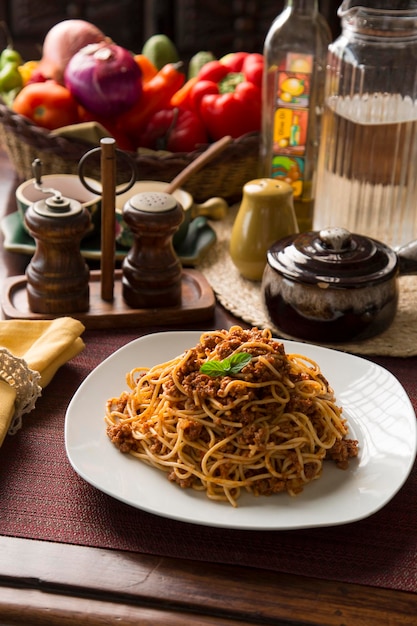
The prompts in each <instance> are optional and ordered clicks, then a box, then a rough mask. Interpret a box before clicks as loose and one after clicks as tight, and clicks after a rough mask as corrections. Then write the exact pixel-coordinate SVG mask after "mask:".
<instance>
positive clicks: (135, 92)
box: [64, 43, 142, 117]
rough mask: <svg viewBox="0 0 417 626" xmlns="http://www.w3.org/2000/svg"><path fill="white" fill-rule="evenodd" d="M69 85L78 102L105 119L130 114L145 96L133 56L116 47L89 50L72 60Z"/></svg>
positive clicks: (98, 46)
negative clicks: (128, 112) (128, 111)
mask: <svg viewBox="0 0 417 626" xmlns="http://www.w3.org/2000/svg"><path fill="white" fill-rule="evenodd" d="M64 76H65V85H66V86H67V87H68V89H69V90H70V91H71V93H72V95H73V96H74V97H75V98H76V99H77V100H78V102H79V103H80V104H81V105H82V106H83V107H85V108H86V109H87V110H88V111H90V112H91V113H94V114H97V115H100V116H102V117H108V116H117V115H119V114H120V113H123V112H124V111H127V109H129V108H130V107H131V106H132V105H133V104H134V103H135V102H136V101H137V100H138V98H139V96H140V95H141V93H142V72H141V69H140V67H139V65H138V64H137V63H136V61H135V59H134V58H133V55H132V54H131V53H130V52H129V51H128V50H126V49H125V48H122V47H121V46H117V45H116V44H113V43H110V44H107V43H98V44H91V45H89V46H85V47H84V48H82V49H81V50H79V51H78V52H77V53H76V54H74V56H73V57H72V58H71V59H70V61H69V63H68V65H67V67H66V70H65V75H64Z"/></svg>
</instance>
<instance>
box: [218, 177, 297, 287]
mask: <svg viewBox="0 0 417 626" xmlns="http://www.w3.org/2000/svg"><path fill="white" fill-rule="evenodd" d="M294 233H298V225H297V219H296V217H295V212H294V203H293V191H292V187H291V185H289V184H288V183H286V182H285V181H284V180H281V179H276V178H258V179H255V180H251V181H249V182H248V183H246V184H245V186H244V187H243V197H242V202H241V204H240V207H239V211H238V213H237V216H236V219H235V222H234V224H233V229H232V235H231V239H230V256H231V258H232V261H233V263H234V264H235V265H236V267H237V268H238V270H239V272H240V273H241V274H242V276H243V277H244V278H248V279H249V280H262V275H263V271H264V268H265V265H266V254H267V252H268V250H269V248H270V247H271V245H272V244H273V243H274V242H275V241H278V240H279V239H281V238H282V237H286V236H287V235H292V234H294Z"/></svg>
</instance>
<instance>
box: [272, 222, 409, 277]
mask: <svg viewBox="0 0 417 626" xmlns="http://www.w3.org/2000/svg"><path fill="white" fill-rule="evenodd" d="M267 261H268V264H269V265H270V267H272V268H273V269H274V270H277V271H278V272H279V273H280V274H281V275H282V276H285V277H286V278H290V279H292V280H295V281H297V282H300V283H308V284H314V285H317V284H323V285H327V286H330V285H331V286H332V287H335V288H345V287H349V288H354V287H364V286H366V285H371V284H374V283H377V282H381V281H384V280H388V279H389V278H390V277H392V276H395V275H396V273H397V269H398V264H399V263H398V257H397V254H396V253H395V252H394V250H392V249H391V248H389V247H388V246H386V245H385V244H383V243H381V242H379V241H376V240H375V239H371V238H370V237H364V236H362V235H357V234H352V233H350V232H349V231H348V230H345V229H344V228H327V229H323V230H321V231H319V232H307V233H301V234H299V235H291V236H290V237H285V238H284V239H280V240H279V241H277V242H275V243H274V244H273V245H272V246H271V248H270V249H269V250H268V254H267Z"/></svg>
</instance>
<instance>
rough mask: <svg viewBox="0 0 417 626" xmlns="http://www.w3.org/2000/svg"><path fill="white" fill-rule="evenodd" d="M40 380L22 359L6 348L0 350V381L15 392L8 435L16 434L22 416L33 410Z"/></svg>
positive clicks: (38, 394)
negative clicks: (13, 409)
mask: <svg viewBox="0 0 417 626" xmlns="http://www.w3.org/2000/svg"><path fill="white" fill-rule="evenodd" d="M40 378H41V375H40V374H39V372H36V371H34V370H31V369H30V367H28V364H27V363H26V361H25V360H24V359H22V358H20V357H17V356H14V355H13V354H12V353H11V352H9V350H7V349H6V348H0V379H1V380H4V381H5V382H7V383H8V384H9V385H10V386H11V387H13V388H14V389H15V390H16V400H15V412H14V415H13V419H12V421H11V424H10V426H9V430H8V434H9V435H14V434H15V433H17V431H18V430H19V429H20V428H21V427H22V416H23V415H24V414H25V413H29V412H30V411H32V410H33V409H34V407H35V403H36V400H37V399H38V398H39V396H40V395H41V393H42V387H41V386H40V385H39V381H40Z"/></svg>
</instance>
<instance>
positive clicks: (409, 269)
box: [262, 227, 417, 343]
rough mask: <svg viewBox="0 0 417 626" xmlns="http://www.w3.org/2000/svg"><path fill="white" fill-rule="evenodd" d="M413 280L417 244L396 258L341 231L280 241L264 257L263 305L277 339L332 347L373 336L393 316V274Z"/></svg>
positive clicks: (379, 246) (380, 245)
mask: <svg viewBox="0 0 417 626" xmlns="http://www.w3.org/2000/svg"><path fill="white" fill-rule="evenodd" d="M416 273H417V242H412V243H411V244H408V245H407V246H404V248H402V249H400V250H399V251H398V252H395V251H394V250H393V249H391V248H389V247H388V246H386V245H385V244H383V243H381V242H379V241H377V240H375V239H371V238H369V237H365V236H362V235H359V234H353V233H350V232H349V231H347V230H345V229H343V228H337V227H335V228H328V229H323V230H321V231H319V232H306V233H301V234H299V235H293V236H290V237H285V238H283V239H280V240H279V241H277V242H276V243H274V244H273V245H272V246H271V248H270V249H269V250H268V253H267V265H266V267H265V271H264V275H263V278H262V297H263V304H264V307H265V310H266V313H267V315H268V317H269V320H270V323H271V325H272V327H273V328H275V329H276V331H277V332H278V333H284V334H285V335H288V336H290V337H293V338H296V339H305V340H310V341H314V342H323V343H329V342H330V343H334V342H349V341H358V340H362V339H366V338H369V337H373V336H375V335H378V334H379V333H381V332H382V331H384V330H386V329H387V328H388V327H389V326H390V324H391V323H392V321H393V319H394V317H395V313H396V311H397V305H398V296H399V285H398V277H399V275H400V274H416Z"/></svg>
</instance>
